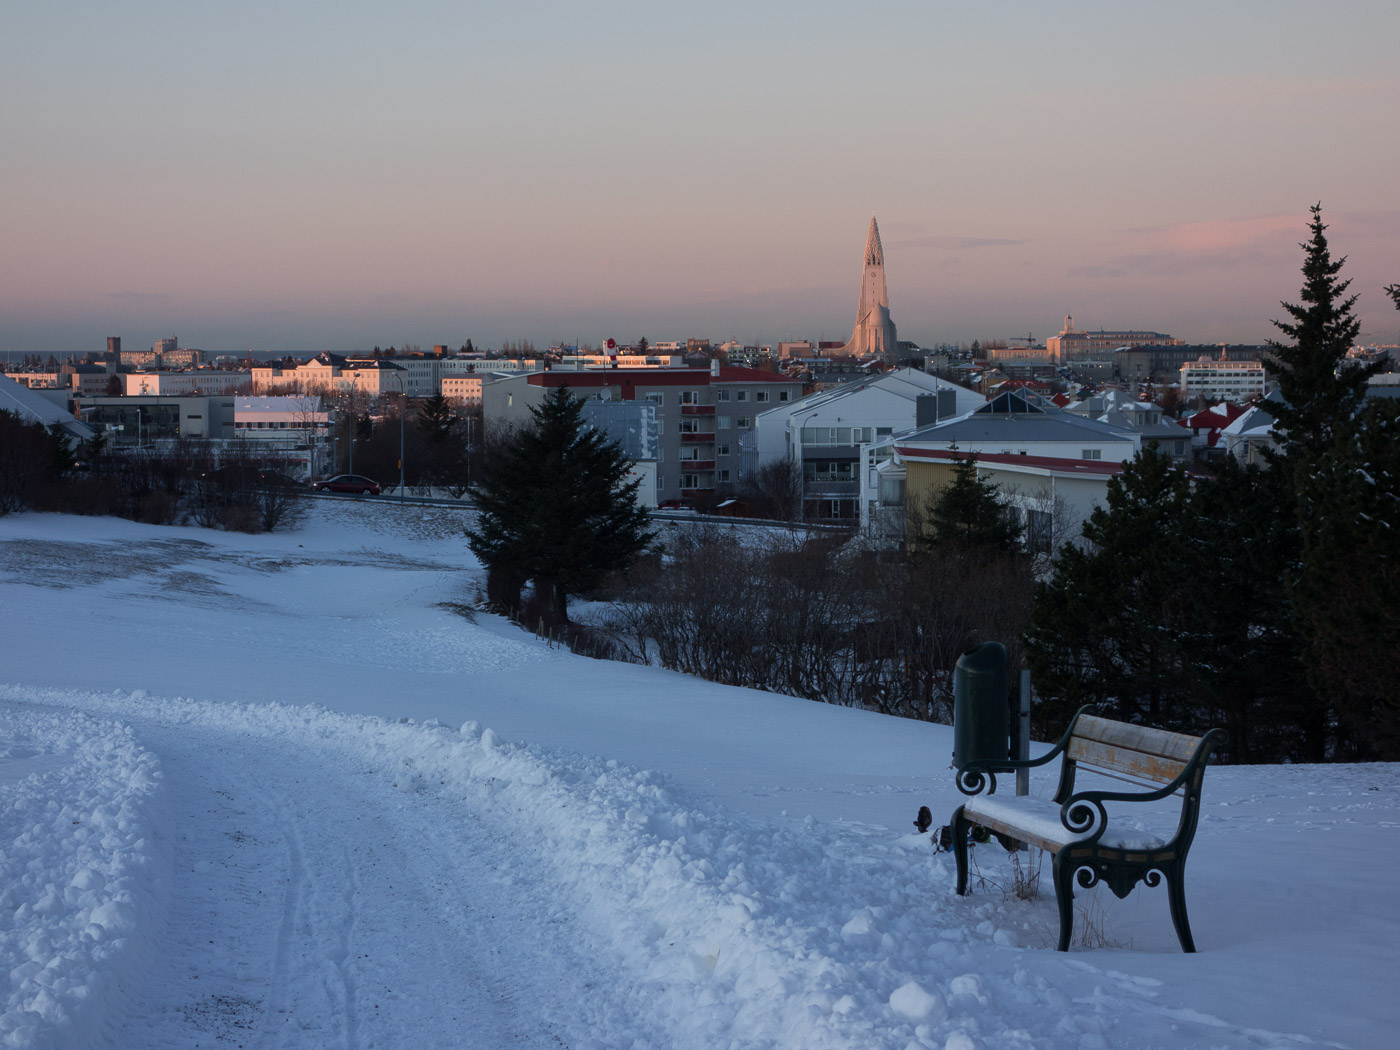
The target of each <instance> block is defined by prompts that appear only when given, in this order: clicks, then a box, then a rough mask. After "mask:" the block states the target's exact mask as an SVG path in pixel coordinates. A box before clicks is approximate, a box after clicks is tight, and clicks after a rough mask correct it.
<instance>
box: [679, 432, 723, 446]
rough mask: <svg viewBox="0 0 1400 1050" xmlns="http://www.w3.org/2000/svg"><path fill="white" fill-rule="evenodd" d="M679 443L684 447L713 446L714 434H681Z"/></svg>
mask: <svg viewBox="0 0 1400 1050" xmlns="http://www.w3.org/2000/svg"><path fill="white" fill-rule="evenodd" d="M681 442H682V443H683V444H686V445H713V444H714V443H715V436H714V434H712V433H711V434H682V435H681Z"/></svg>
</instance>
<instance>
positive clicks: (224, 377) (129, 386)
mask: <svg viewBox="0 0 1400 1050" xmlns="http://www.w3.org/2000/svg"><path fill="white" fill-rule="evenodd" d="M120 379H121V381H122V386H123V388H124V389H125V391H126V393H127V394H128V395H129V396H130V395H141V394H159V395H161V396H162V397H183V396H188V395H191V394H206V395H208V394H233V393H237V392H238V391H239V390H246V389H248V388H249V385H250V383H251V377H250V375H249V374H248V373H247V372H218V371H213V370H201V371H195V372H127V373H125V374H124V375H122V376H120ZM104 385H105V380H104Z"/></svg>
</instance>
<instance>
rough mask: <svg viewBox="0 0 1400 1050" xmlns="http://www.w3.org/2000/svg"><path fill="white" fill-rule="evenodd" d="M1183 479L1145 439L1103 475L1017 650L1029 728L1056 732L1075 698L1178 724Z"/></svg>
mask: <svg viewBox="0 0 1400 1050" xmlns="http://www.w3.org/2000/svg"><path fill="white" fill-rule="evenodd" d="M1189 513H1190V484H1189V481H1188V479H1187V476H1186V474H1185V472H1184V471H1181V470H1178V469H1176V468H1175V467H1173V465H1172V461H1171V457H1170V456H1169V455H1168V454H1167V453H1165V452H1162V451H1160V450H1158V449H1157V447H1156V445H1155V444H1154V445H1149V446H1148V447H1147V448H1145V449H1143V450H1142V451H1141V452H1139V453H1138V454H1137V455H1136V456H1134V457H1133V459H1132V460H1131V461H1130V462H1129V463H1128V464H1126V465H1125V467H1124V470H1123V473H1122V474H1120V475H1119V476H1118V477H1116V478H1112V479H1110V481H1109V483H1108V493H1107V505H1106V506H1104V507H1097V508H1095V509H1094V511H1093V513H1092V514H1091V515H1090V516H1089V520H1088V521H1086V522H1085V523H1084V528H1083V535H1084V540H1085V541H1086V543H1085V544H1083V545H1082V546H1081V545H1075V544H1066V545H1065V546H1064V547H1063V548H1061V550H1060V553H1059V555H1057V557H1056V559H1055V562H1054V565H1053V568H1052V571H1051V577H1050V579H1049V580H1047V581H1043V582H1041V583H1039V584H1037V586H1036V590H1035V597H1034V598H1033V600H1032V604H1031V622H1030V628H1029V629H1028V630H1027V632H1026V638H1025V642H1026V652H1027V656H1028V659H1029V662H1030V667H1031V672H1032V674H1033V675H1034V676H1035V681H1036V691H1037V693H1038V694H1039V695H1040V696H1041V697H1042V698H1043V699H1042V703H1041V704H1040V705H1039V706H1038V709H1037V712H1036V715H1037V721H1038V725H1037V727H1036V728H1037V731H1038V732H1041V733H1048V734H1049V737H1048V738H1053V737H1054V736H1055V735H1058V733H1059V731H1061V730H1062V729H1063V726H1064V724H1065V723H1066V722H1067V720H1068V718H1069V715H1070V714H1071V713H1073V711H1074V710H1075V709H1076V708H1077V707H1079V706H1080V705H1082V704H1085V703H1096V704H1101V705H1105V706H1107V705H1109V704H1113V705H1114V708H1113V712H1114V716H1115V717H1117V718H1120V719H1123V720H1125V721H1130V722H1131V721H1146V722H1148V723H1149V724H1152V725H1167V726H1178V727H1179V726H1181V725H1183V724H1184V723H1185V722H1186V720H1187V712H1184V711H1183V710H1181V708H1180V706H1179V705H1178V704H1177V703H1176V701H1177V700H1178V699H1179V693H1180V683H1181V679H1182V670H1183V665H1184V661H1185V657H1184V654H1183V652H1182V645H1181V638H1182V636H1183V633H1184V628H1185V625H1186V622H1187V621H1186V618H1185V609H1186V607H1185V602H1184V599H1183V592H1182V588H1181V579H1180V578H1181V573H1182V570H1183V568H1184V567H1185V565H1186V561H1185V559H1184V557H1183V555H1184V553H1185V551H1186V544H1185V542H1184V532H1185V528H1184V525H1185V521H1186V519H1187V517H1188V515H1189Z"/></svg>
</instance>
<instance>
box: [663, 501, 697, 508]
mask: <svg viewBox="0 0 1400 1050" xmlns="http://www.w3.org/2000/svg"><path fill="white" fill-rule="evenodd" d="M656 509H657V510H694V509H695V504H694V503H691V502H690V500H688V499H663V500H662V501H661V502H660V503H658V504H657V505H656Z"/></svg>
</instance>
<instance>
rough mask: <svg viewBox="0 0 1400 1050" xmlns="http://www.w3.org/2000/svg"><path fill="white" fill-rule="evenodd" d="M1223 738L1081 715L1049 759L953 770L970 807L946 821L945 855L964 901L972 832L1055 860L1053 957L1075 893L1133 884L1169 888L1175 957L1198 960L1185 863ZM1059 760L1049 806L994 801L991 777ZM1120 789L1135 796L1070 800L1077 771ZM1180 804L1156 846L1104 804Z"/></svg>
mask: <svg viewBox="0 0 1400 1050" xmlns="http://www.w3.org/2000/svg"><path fill="white" fill-rule="evenodd" d="M1224 738H1225V733H1224V731H1223V730H1219V729H1212V730H1211V731H1210V732H1208V733H1206V735H1205V736H1202V737H1194V736H1186V735H1185V734H1182V733H1169V732H1167V731H1166V730H1162V729H1151V728H1148V727H1146V726H1139V725H1130V724H1128V723H1126V722H1115V721H1113V720H1111V719H1107V718H1099V717H1098V716H1096V715H1089V714H1085V713H1084V711H1082V710H1081V711H1080V712H1079V713H1078V714H1076V715H1075V716H1074V720H1073V721H1072V722H1071V723H1070V726H1069V729H1068V730H1067V731H1066V732H1065V735H1064V736H1063V737H1062V738H1061V739H1060V742H1059V743H1057V744H1056V745H1055V746H1054V747H1053V748H1052V749H1051V750H1050V751H1048V752H1047V753H1046V754H1044V755H1041V756H1040V757H1039V758H1035V759H1027V760H1020V761H1017V760H1012V759H1006V760H990V761H973V762H969V763H967V764H965V765H963V766H961V767H960V768H959V769H958V776H957V784H958V789H959V790H960V791H962V792H963V794H965V795H969V796H972V797H970V798H969V799H968V800H967V801H966V802H965V803H963V805H961V806H959V807H958V808H957V810H956V811H955V812H954V813H953V818H952V820H951V821H950V822H949V823H950V831H951V833H952V847H953V853H954V857H955V859H956V861H957V867H958V893H959V894H960V895H964V894H966V893H967V850H968V845H967V840H968V833H969V831H970V830H971V829H972V828H973V827H981V828H985V829H987V830H988V831H990V832H992V833H993V834H995V835H996V836H997V838H998V839H999V840H1000V841H1001V842H1002V844H1003V845H1006V846H1007V847H1008V848H1014V847H1015V844H1016V843H1022V842H1024V843H1027V844H1029V845H1032V846H1039V847H1040V848H1041V849H1043V850H1045V851H1046V852H1047V853H1050V854H1052V855H1053V857H1054V860H1053V862H1052V870H1053V872H1054V879H1055V899H1056V901H1057V903H1058V905H1059V910H1060V943H1059V945H1058V950H1059V951H1062V952H1064V951H1069V942H1070V934H1071V932H1072V931H1073V928H1074V903H1073V902H1074V890H1073V886H1072V883H1074V882H1077V883H1078V884H1079V885H1080V886H1081V887H1082V888H1084V889H1089V888H1091V887H1093V886H1095V885H1097V884H1098V883H1099V882H1105V883H1107V884H1108V887H1109V889H1111V890H1112V891H1113V892H1114V894H1115V895H1116V896H1117V897H1118V898H1119V899H1120V900H1121V899H1123V898H1124V897H1126V896H1127V895H1128V894H1129V893H1130V892H1131V891H1132V889H1133V887H1134V886H1136V885H1137V883H1138V882H1139V881H1141V882H1144V883H1146V884H1147V885H1148V886H1157V885H1159V884H1160V883H1161V881H1162V880H1163V879H1166V882H1167V902H1168V904H1169V905H1170V908H1171V916H1172V925H1173V926H1175V927H1176V935H1177V938H1178V939H1179V940H1180V941H1181V948H1182V950H1183V951H1186V952H1194V951H1195V950H1196V945H1195V942H1194V941H1193V940H1192V938H1191V926H1190V923H1189V922H1188V921H1187V918H1186V892H1185V887H1184V886H1183V880H1184V879H1185V876H1186V853H1187V851H1188V850H1189V849H1190V848H1191V840H1192V839H1193V838H1194V837H1195V835H1196V821H1197V819H1198V818H1199V816H1200V808H1201V779H1202V777H1203V776H1204V775H1205V767H1206V759H1207V757H1208V756H1209V755H1210V752H1211V749H1212V748H1214V747H1215V746H1216V745H1217V744H1218V743H1220V742H1222V741H1223V740H1224ZM1056 756H1060V757H1061V764H1060V783H1059V787H1058V788H1057V789H1056V791H1055V795H1054V798H1053V799H1052V800H1050V801H1046V800H1044V799H1036V798H1030V797H1028V796H1007V795H998V794H996V786H997V785H996V774H997V773H998V772H1007V771H1011V770H1015V769H1023V768H1025V769H1028V768H1032V767H1035V766H1041V765H1044V764H1046V763H1047V762H1050V761H1052V760H1053V759H1054V758H1055V757H1056ZM1081 766H1083V767H1084V768H1085V769H1087V770H1092V771H1094V772H1096V773H1100V774H1102V775H1104V776H1108V777H1112V778H1114V779H1117V780H1122V781H1126V782H1127V783H1129V784H1131V785H1133V786H1135V787H1137V788H1138V789H1139V790H1136V791H1098V790H1089V791H1075V774H1076V771H1077V770H1078V769H1079V767H1081ZM1172 795H1178V796H1180V798H1181V816H1180V819H1179V820H1178V821H1177V825H1176V832H1175V833H1174V834H1173V835H1171V837H1170V838H1163V837H1161V836H1158V835H1155V834H1153V833H1150V832H1143V831H1139V830H1136V829H1133V828H1131V827H1128V826H1125V825H1124V824H1123V823H1122V822H1121V820H1120V822H1119V823H1118V824H1117V825H1115V822H1114V821H1113V820H1112V819H1111V818H1110V816H1109V812H1108V808H1107V807H1106V806H1105V803H1114V810H1115V812H1118V804H1120V803H1141V802H1151V801H1155V800H1158V799H1166V798H1168V797H1169V796H1172Z"/></svg>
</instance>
